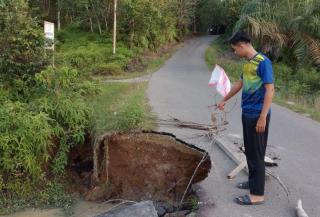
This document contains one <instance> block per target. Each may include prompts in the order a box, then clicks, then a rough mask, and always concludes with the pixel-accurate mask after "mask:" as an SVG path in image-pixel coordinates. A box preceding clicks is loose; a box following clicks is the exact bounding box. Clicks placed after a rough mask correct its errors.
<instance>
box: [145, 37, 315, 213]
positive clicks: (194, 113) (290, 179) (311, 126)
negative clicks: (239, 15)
mask: <svg viewBox="0 0 320 217" xmlns="http://www.w3.org/2000/svg"><path fill="white" fill-rule="evenodd" d="M214 39H215V36H204V37H199V38H196V39H193V40H191V41H189V42H188V43H187V44H186V45H185V46H184V47H182V48H181V49H179V50H178V51H177V52H176V53H175V54H174V55H173V56H172V57H171V58H170V59H169V60H168V61H167V62H166V63H165V65H164V66H163V67H162V68H160V69H159V70H158V71H157V72H155V73H154V74H153V76H152V77H151V79H150V82H149V86H148V90H147V93H148V97H149V100H150V104H151V106H152V107H153V111H154V112H155V114H156V115H157V116H158V117H159V118H162V119H168V118H170V116H173V117H176V118H180V119H181V120H185V121H194V122H197V123H210V114H211V111H210V110H209V109H208V105H211V104H213V103H214V101H215V92H214V90H213V89H212V88H210V87H208V85H207V84H208V81H209V78H210V71H211V70H209V69H208V67H207V66H206V64H205V61H204V52H205V50H206V48H207V47H208V46H209V44H210V42H211V41H213V40H214ZM239 73H240V72H239ZM237 98H238V100H236V101H235V99H234V100H233V101H231V102H230V103H229V105H228V107H229V109H231V108H232V107H233V105H234V103H236V106H235V107H234V108H233V109H232V111H231V112H230V113H228V115H227V119H228V121H229V125H228V129H227V132H225V133H224V137H225V138H230V135H231V134H233V135H235V134H236V135H241V134H242V125H241V119H240V116H241V109H240V103H239V101H240V98H239V96H238V97H237ZM227 110H228V108H227ZM160 130H161V131H169V132H171V133H174V134H176V135H177V136H178V137H179V138H182V139H184V140H186V141H189V142H192V143H193V144H195V145H197V146H199V147H201V148H205V149H207V150H208V151H209V153H210V156H211V159H212V161H213V168H212V171H211V172H210V175H209V177H208V178H207V179H206V180H204V181H203V182H201V183H200V184H199V186H200V188H199V194H200V196H201V198H200V199H201V201H206V202H209V203H210V202H213V203H214V206H208V205H204V206H202V207H201V208H200V213H199V216H201V217H213V216H214V217H249V216H252V217H293V216H295V213H294V208H295V206H296V201H297V200H298V199H299V198H301V199H302V202H303V207H304V209H305V210H306V211H307V213H308V214H309V216H313V217H320V157H319V156H320V124H319V123H318V122H316V121H313V120H311V119H309V118H307V117H304V116H303V115H300V114H297V113H295V112H292V111H290V110H288V109H286V108H283V107H281V106H278V105H275V104H274V105H273V106H272V117H271V125H270V136H269V143H268V151H267V152H268V153H269V154H270V153H271V154H275V155H277V156H278V157H280V158H281V160H279V167H278V168H275V169H274V168H273V169H272V170H273V172H274V173H275V174H276V175H278V176H279V177H280V179H281V180H282V182H283V183H284V184H285V185H286V186H287V187H288V189H289V191H290V195H289V198H288V197H287V196H286V194H285V193H284V191H283V190H282V188H281V187H280V185H279V184H278V182H277V181H275V180H274V179H270V180H268V181H267V182H266V203H265V204H264V205H260V206H250V207H243V206H240V205H237V204H235V203H234V202H233V199H234V197H236V196H239V195H243V194H245V193H247V192H246V191H245V190H240V189H237V188H235V183H236V182H238V181H242V180H245V179H246V175H245V173H241V174H239V175H238V176H237V178H236V179H235V180H231V181H230V180H227V179H226V175H227V174H228V173H229V172H230V171H231V170H232V169H233V168H234V167H235V165H234V163H233V162H232V161H231V160H230V159H229V158H228V157H227V156H226V155H225V154H224V153H223V152H222V151H221V150H220V149H219V148H218V147H216V146H213V147H209V141H208V140H207V139H205V138H203V137H201V138H198V137H194V136H195V135H196V134H199V132H196V131H195V130H190V129H177V128H170V127H162V126H161V127H160Z"/></svg>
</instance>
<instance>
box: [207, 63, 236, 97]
mask: <svg viewBox="0 0 320 217" xmlns="http://www.w3.org/2000/svg"><path fill="white" fill-rule="evenodd" d="M209 86H211V87H214V86H216V88H217V91H218V93H220V94H221V95H222V96H223V97H225V96H226V95H227V94H228V93H229V92H230V89H231V83H230V80H229V78H228V76H227V74H226V72H225V71H224V69H223V68H222V67H221V66H219V65H216V66H215V67H214V69H213V71H212V75H211V79H210V81H209Z"/></svg>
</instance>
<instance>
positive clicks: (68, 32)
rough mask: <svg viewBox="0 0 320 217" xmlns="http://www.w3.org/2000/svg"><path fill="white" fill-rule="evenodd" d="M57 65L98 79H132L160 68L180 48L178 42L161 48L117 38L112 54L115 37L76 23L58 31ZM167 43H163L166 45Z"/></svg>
mask: <svg viewBox="0 0 320 217" xmlns="http://www.w3.org/2000/svg"><path fill="white" fill-rule="evenodd" d="M57 39H58V42H57V46H56V47H57V50H56V53H55V59H56V61H55V62H56V65H58V66H59V65H60V66H62V65H67V66H70V67H73V68H76V69H78V70H79V71H81V72H82V73H86V74H88V75H91V76H93V77H94V78H95V79H99V80H100V79H103V80H106V79H129V78H134V77H140V76H142V75H146V74H149V73H151V72H153V71H155V70H156V69H158V68H159V67H160V66H161V65H162V64H163V63H164V62H165V60H166V59H168V58H169V57H170V56H171V54H172V53H173V52H174V51H175V50H176V48H177V47H178V46H177V43H175V44H172V45H173V46H172V47H171V46H170V47H169V49H163V48H162V47H160V48H159V49H158V52H151V51H146V50H144V49H141V48H138V47H134V48H129V47H128V46H127V45H126V44H125V43H123V42H121V41H118V42H117V50H116V51H117V52H116V54H115V55H113V54H112V38H111V36H110V35H100V34H97V33H92V32H85V31H82V30H80V29H77V28H75V27H69V28H66V29H64V30H61V31H60V32H59V33H58V35H57ZM165 46H166V45H164V46H163V47H165Z"/></svg>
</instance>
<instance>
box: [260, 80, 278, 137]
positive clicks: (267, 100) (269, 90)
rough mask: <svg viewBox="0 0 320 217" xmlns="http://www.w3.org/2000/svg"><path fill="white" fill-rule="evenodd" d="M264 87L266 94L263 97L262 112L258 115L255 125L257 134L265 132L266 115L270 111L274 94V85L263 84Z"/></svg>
mask: <svg viewBox="0 0 320 217" xmlns="http://www.w3.org/2000/svg"><path fill="white" fill-rule="evenodd" d="M264 87H265V89H266V93H265V97H264V102H263V107H262V111H261V113H260V117H259V120H258V122H257V125H256V131H257V133H263V132H264V131H265V128H266V122H267V121H266V120H267V115H268V112H269V110H270V107H271V104H272V98H273V94H274V84H265V85H264Z"/></svg>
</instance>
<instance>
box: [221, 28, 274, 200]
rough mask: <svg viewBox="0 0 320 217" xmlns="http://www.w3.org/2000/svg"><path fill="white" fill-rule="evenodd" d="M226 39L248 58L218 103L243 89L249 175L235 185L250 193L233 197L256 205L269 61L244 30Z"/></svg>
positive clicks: (270, 89)
mask: <svg viewBox="0 0 320 217" xmlns="http://www.w3.org/2000/svg"><path fill="white" fill-rule="evenodd" d="M229 42H230V44H231V47H232V49H233V50H234V53H235V54H236V55H237V56H239V57H241V58H246V59H247V60H248V62H247V63H246V64H245V65H244V66H243V70H242V73H241V77H240V80H239V81H237V82H236V83H235V84H234V85H233V87H232V89H231V90H230V92H229V93H228V95H226V96H225V97H224V98H223V100H222V101H221V102H220V103H219V104H218V105H217V106H218V108H219V109H220V110H223V109H224V106H225V104H226V102H227V101H228V100H229V99H230V98H231V97H232V96H234V95H235V94H236V93H238V92H239V91H240V90H241V89H242V102H241V107H242V125H243V140H244V147H245V155H246V158H247V164H248V169H249V179H248V181H246V182H242V183H238V184H237V187H238V188H241V189H249V190H250V194H249V195H245V196H241V197H238V198H236V199H235V201H236V202H237V203H238V204H241V205H257V204H262V203H264V186H265V162H264V157H265V152H266V146H267V139H268V128H269V122H270V114H271V110H270V107H271V104H272V98H273V94H274V84H273V82H274V79H273V70H272V62H271V61H270V60H269V59H268V58H267V57H266V56H264V55H263V54H261V53H258V52H257V51H256V50H255V49H254V48H253V46H252V44H251V38H250V36H249V35H248V34H247V33H245V32H242V31H240V32H237V33H236V34H234V35H233V36H232V37H231V39H230V40H229Z"/></svg>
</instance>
